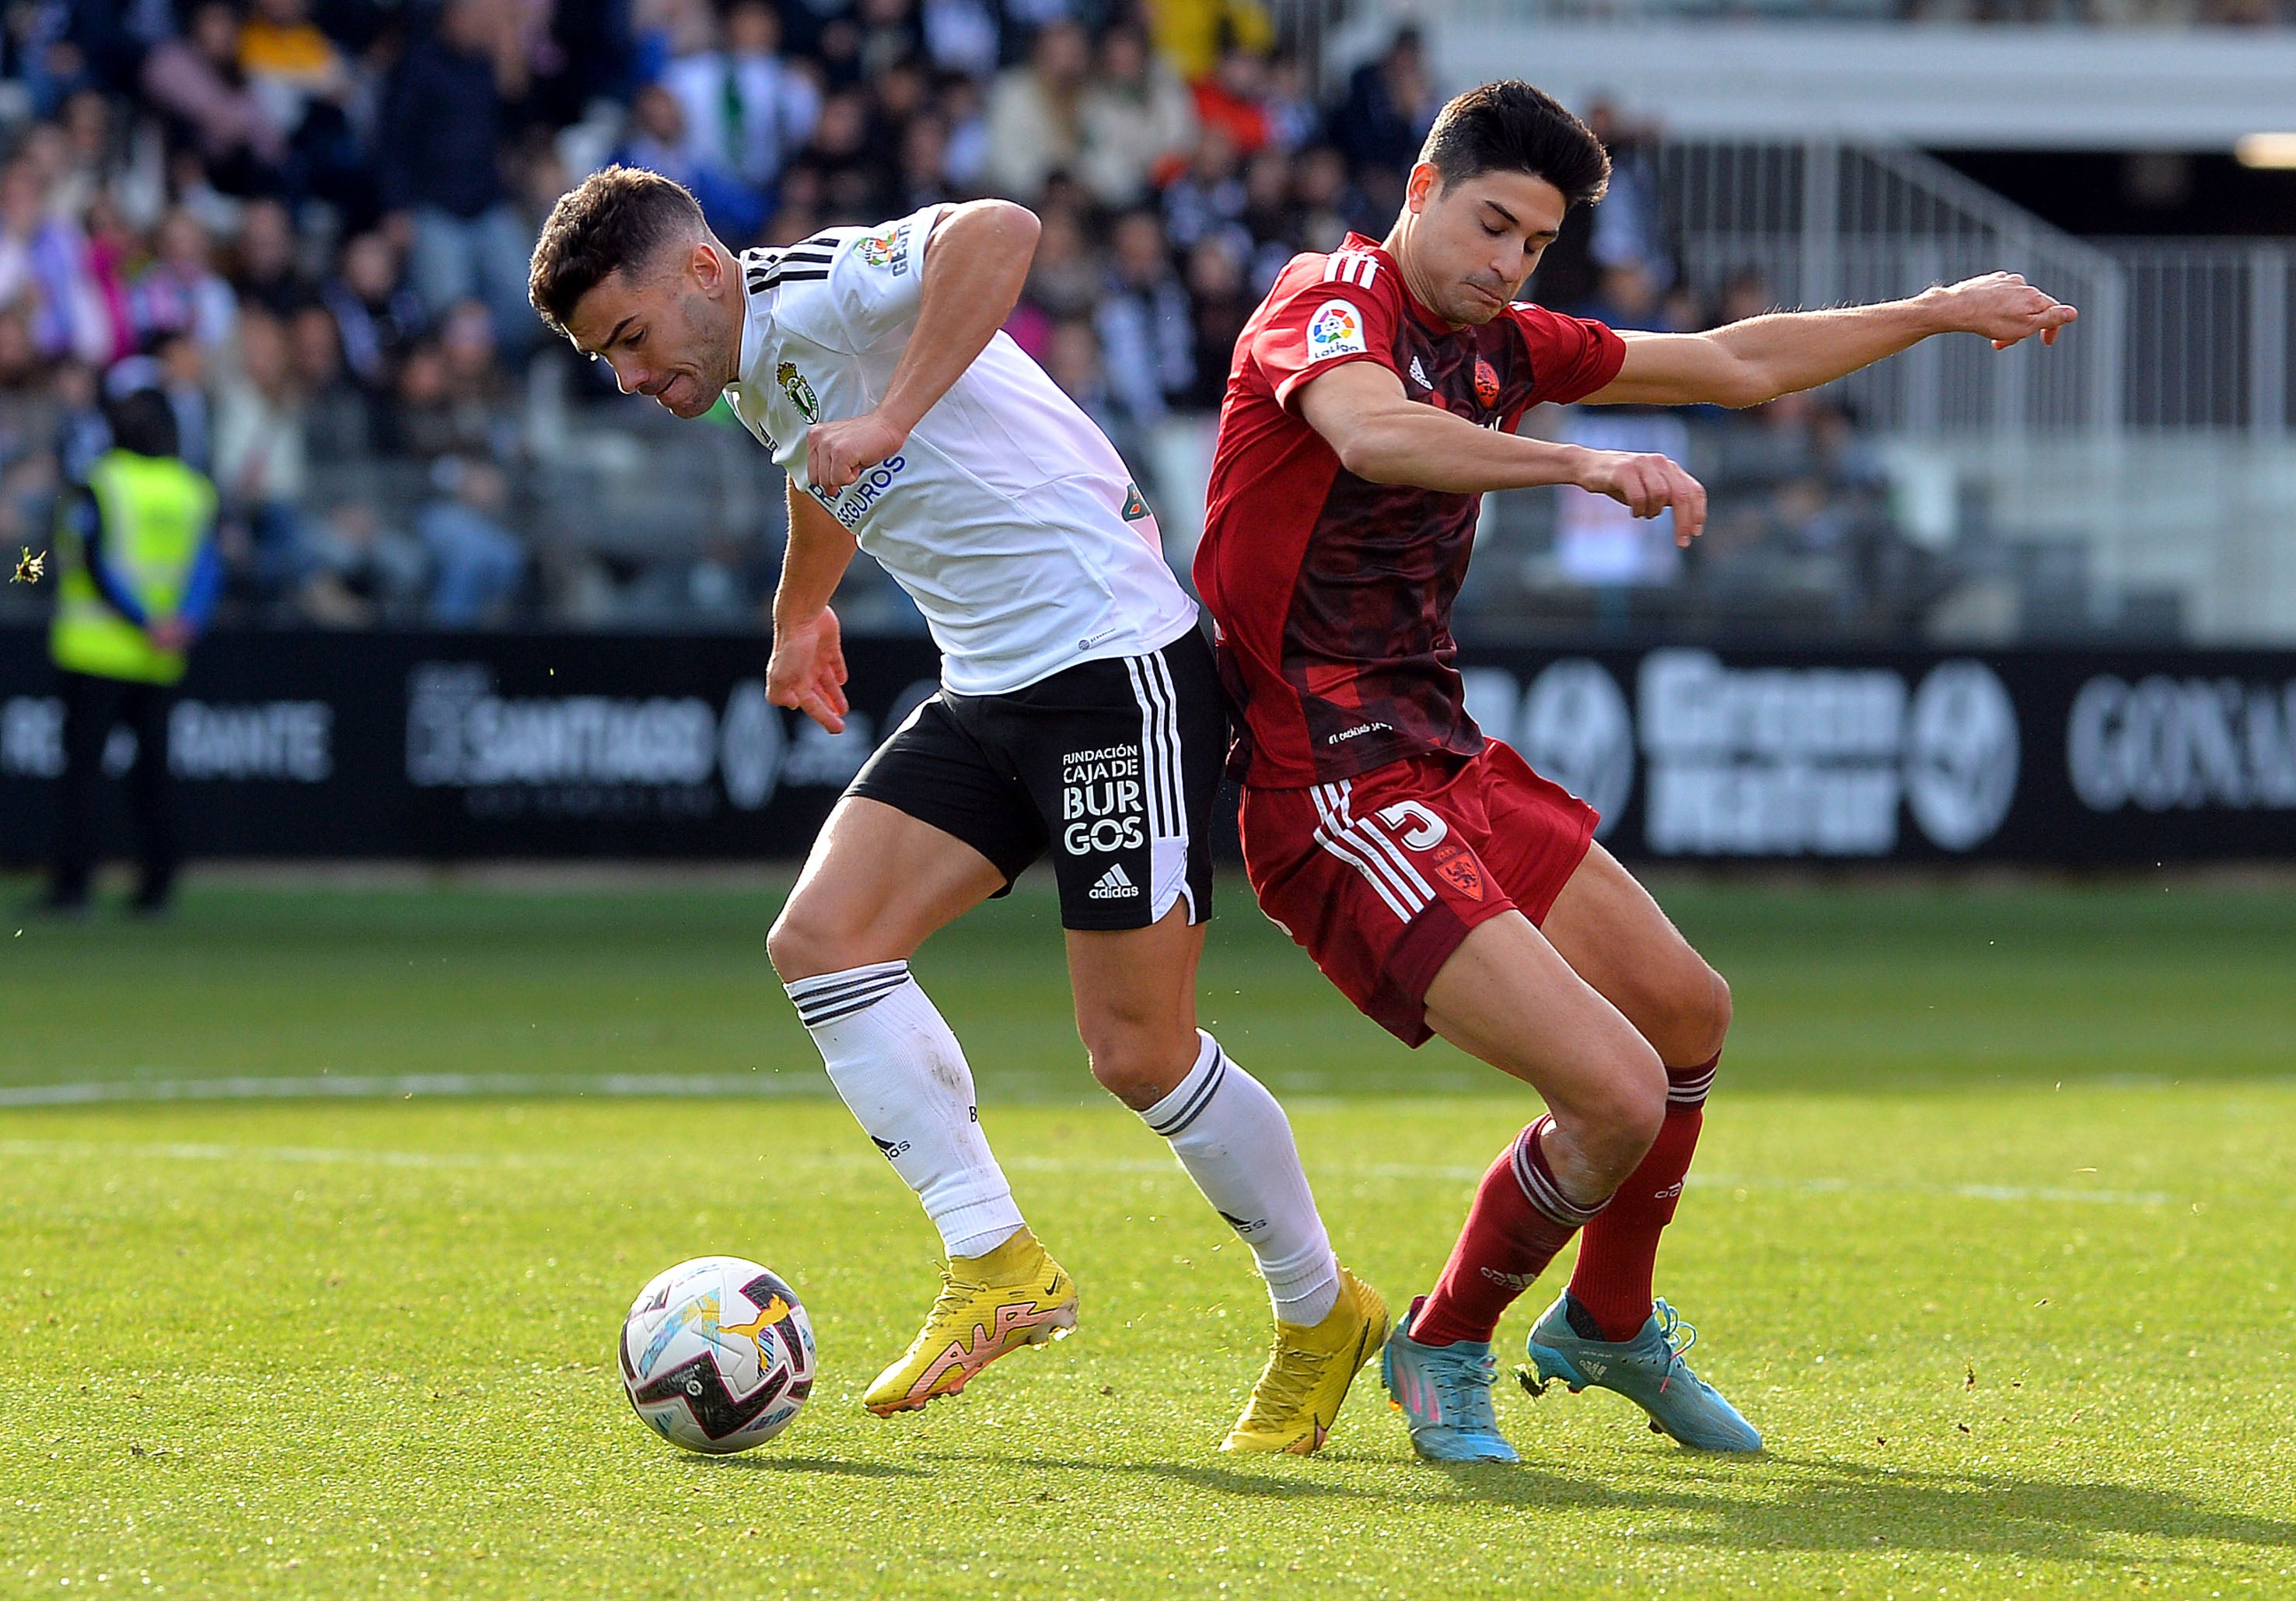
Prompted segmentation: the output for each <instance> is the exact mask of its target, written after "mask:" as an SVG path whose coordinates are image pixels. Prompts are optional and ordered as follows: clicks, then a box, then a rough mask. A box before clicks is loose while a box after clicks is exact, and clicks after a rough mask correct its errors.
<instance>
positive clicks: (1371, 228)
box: [1292, 144, 1387, 250]
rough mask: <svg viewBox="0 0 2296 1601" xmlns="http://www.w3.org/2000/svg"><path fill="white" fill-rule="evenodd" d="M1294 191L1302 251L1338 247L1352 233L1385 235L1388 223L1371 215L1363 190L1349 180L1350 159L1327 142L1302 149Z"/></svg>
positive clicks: (1295, 169)
mask: <svg viewBox="0 0 2296 1601" xmlns="http://www.w3.org/2000/svg"><path fill="white" fill-rule="evenodd" d="M1292 193H1293V195H1294V196H1295V197H1296V199H1297V201H1298V205H1299V210H1298V213H1297V215H1298V218H1299V221H1298V228H1299V234H1298V237H1297V238H1296V240H1295V241H1294V242H1295V243H1296V244H1298V245H1299V247H1300V249H1301V250H1338V249H1339V248H1340V245H1341V242H1343V241H1344V240H1345V239H1346V238H1347V236H1348V234H1349V233H1350V232H1361V233H1367V234H1373V235H1374V236H1377V235H1379V234H1382V232H1383V231H1384V230H1385V228H1386V226H1387V222H1386V220H1383V219H1382V218H1375V217H1374V216H1373V215H1372V214H1371V206H1370V203H1369V202H1368V201H1365V199H1364V194H1363V191H1362V190H1360V189H1357V187H1356V186H1355V185H1353V184H1352V183H1350V182H1349V179H1348V162H1347V158H1346V157H1345V156H1343V155H1341V153H1340V152H1339V151H1338V150H1336V149H1334V148H1333V146H1331V145H1328V144H1319V145H1315V146H1313V147H1311V148H1309V149H1307V150H1303V151H1301V152H1300V155H1299V158H1298V159H1297V160H1296V161H1295V162H1294V163H1293V165H1292Z"/></svg>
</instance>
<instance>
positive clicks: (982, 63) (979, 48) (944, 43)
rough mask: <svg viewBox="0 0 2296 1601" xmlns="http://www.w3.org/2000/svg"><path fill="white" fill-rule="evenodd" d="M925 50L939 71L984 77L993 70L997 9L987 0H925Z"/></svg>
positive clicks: (923, 18) (922, 17)
mask: <svg viewBox="0 0 2296 1601" xmlns="http://www.w3.org/2000/svg"><path fill="white" fill-rule="evenodd" d="M919 21H921V22H922V25H923V28H924V37H925V53H926V55H927V56H929V57H930V58H931V62H932V64H933V66H934V67H935V68H936V69H938V70H940V71H942V72H958V73H963V74H964V75H965V76H966V77H968V78H986V77H988V74H990V73H992V72H994V71H996V11H995V9H994V8H993V7H992V6H990V5H989V4H988V3H987V0H924V6H923V12H922V16H921V17H920V18H919Z"/></svg>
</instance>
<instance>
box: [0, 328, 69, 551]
mask: <svg viewBox="0 0 2296 1601" xmlns="http://www.w3.org/2000/svg"><path fill="white" fill-rule="evenodd" d="M55 446H56V402H55V398H54V397H53V395H52V394H50V393H49V390H48V369H47V365H46V364H45V362H43V361H42V360H41V359H40V353H39V351H38V349H37V348H36V347H35V346H34V345H33V343H32V331H31V329H30V328H29V326H27V325H26V324H25V321H24V316H23V314H22V313H21V312H20V311H14V310H0V543H10V544H14V545H20V546H21V545H29V544H34V543H37V541H39V540H41V539H43V538H45V534H46V530H45V528H44V527H43V526H42V524H43V523H44V521H45V519H44V518H43V516H42V514H41V513H43V511H44V510H45V507H46V505H47V503H48V500H49V498H50V497H52V496H53V495H54V493H55V490H56V448H55ZM36 530H37V531H36Z"/></svg>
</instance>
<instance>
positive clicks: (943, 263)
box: [805, 200, 1037, 493]
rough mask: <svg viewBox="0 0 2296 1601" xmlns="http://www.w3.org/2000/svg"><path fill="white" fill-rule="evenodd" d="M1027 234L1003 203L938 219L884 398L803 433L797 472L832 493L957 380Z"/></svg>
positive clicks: (992, 330)
mask: <svg viewBox="0 0 2296 1601" xmlns="http://www.w3.org/2000/svg"><path fill="white" fill-rule="evenodd" d="M924 249H925V265H924V277H923V281H922V284H921V285H920V288H919V296H918V302H917V325H916V329H915V331H914V333H911V334H910V335H909V342H908V344H907V346H906V348H904V349H903V350H902V351H901V359H900V360H899V361H898V363H896V364H895V365H894V367H893V376H892V379H891V381H890V382H888V383H887V384H886V385H885V398H883V399H881V400H880V401H878V402H877V404H876V405H875V406H873V407H872V408H871V409H870V410H868V411H865V412H864V413H862V414H861V415H859V416H857V417H848V418H845V419H843V420H841V421H839V422H834V423H815V424H814V426H813V427H812V428H811V429H810V430H808V431H807V434H806V439H805V469H806V473H807V475H808V477H809V478H811V479H812V480H813V482H814V484H815V485H816V487H817V488H819V489H826V490H829V491H830V492H832V493H834V492H836V491H837V490H840V489H843V488H845V486H846V485H848V484H849V483H851V482H852V481H853V480H855V479H857V478H858V477H860V475H861V470H862V469H863V468H865V467H873V466H875V465H876V464H878V463H879V462H881V461H883V460H884V459H885V458H886V457H887V456H891V455H893V454H894V453H895V452H897V451H898V450H899V449H900V447H902V445H903V444H905V443H906V441H907V439H908V437H909V431H910V430H911V429H913V428H914V427H915V426H916V425H917V423H918V421H919V420H920V419H921V418H922V417H923V416H924V415H925V413H927V412H929V411H931V409H932V408H933V406H934V404H935V403H936V402H937V401H939V399H940V398H941V397H942V396H943V395H946V394H947V393H948V390H949V386H950V385H951V384H953V383H955V382H956V381H957V380H958V379H959V378H962V377H963V376H964V370H965V368H967V367H969V366H971V365H972V363H973V358H974V357H978V356H979V355H980V352H981V351H982V350H984V349H988V341H990V340H991V339H993V338H995V337H996V330H998V329H999V328H1002V327H1003V326H1004V325H1005V318H1006V317H1009V316H1012V315H1013V306H1014V305H1016V304H1017V303H1018V302H1019V300H1020V299H1021V284H1022V283H1025V282H1026V281H1027V279H1028V276H1029V262H1030V261H1031V260H1033V259H1035V257H1036V253H1037V214H1036V213H1035V212H1033V211H1031V210H1029V209H1028V208H1027V207H1025V206H1016V205H1014V204H1013V202H1012V201H996V200H985V201H969V202H967V203H966V204H964V205H962V206H958V207H957V208H955V209H954V210H952V211H950V212H949V213H948V214H947V216H945V217H943V218H941V220H940V222H939V225H938V226H935V227H934V229H933V231H932V236H931V238H930V239H928V240H927V241H926V242H925V247H924Z"/></svg>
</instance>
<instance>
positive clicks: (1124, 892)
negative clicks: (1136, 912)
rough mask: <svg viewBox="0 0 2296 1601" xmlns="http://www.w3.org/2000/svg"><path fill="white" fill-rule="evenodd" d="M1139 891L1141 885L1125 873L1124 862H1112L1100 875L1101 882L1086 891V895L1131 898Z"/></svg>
mask: <svg viewBox="0 0 2296 1601" xmlns="http://www.w3.org/2000/svg"><path fill="white" fill-rule="evenodd" d="M1139 893H1140V886H1139V885H1138V884H1136V883H1133V882H1132V880H1131V878H1130V876H1129V875H1128V874H1126V873H1125V871H1124V864H1123V863H1122V862H1111V864H1110V865H1109V868H1108V871H1107V872H1105V873H1103V874H1101V875H1100V882H1099V883H1096V884H1095V885H1093V887H1092V888H1091V889H1090V890H1088V891H1086V896H1087V899H1092V900H1129V899H1132V898H1133V897H1134V896H1135V895H1137V894H1139Z"/></svg>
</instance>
